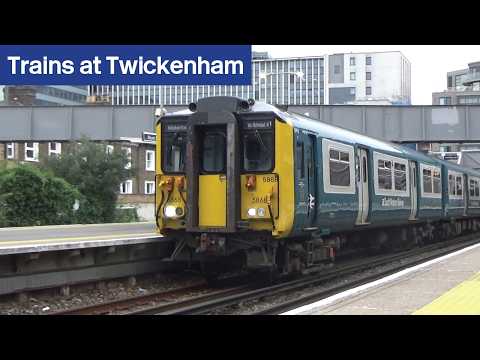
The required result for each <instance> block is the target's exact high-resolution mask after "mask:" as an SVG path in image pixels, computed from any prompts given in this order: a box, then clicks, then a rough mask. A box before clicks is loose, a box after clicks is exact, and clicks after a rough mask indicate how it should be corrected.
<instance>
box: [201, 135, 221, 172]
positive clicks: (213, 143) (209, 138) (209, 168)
mask: <svg viewBox="0 0 480 360" xmlns="http://www.w3.org/2000/svg"><path fill="white" fill-rule="evenodd" d="M226 150H227V148H226V138H225V133H224V132H223V131H220V130H219V131H215V130H212V131H207V132H205V134H204V136H203V144H202V170H203V171H204V172H210V173H211V172H215V173H219V172H225V154H226Z"/></svg>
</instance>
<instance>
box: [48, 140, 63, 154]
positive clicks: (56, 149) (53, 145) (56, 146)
mask: <svg viewBox="0 0 480 360" xmlns="http://www.w3.org/2000/svg"><path fill="white" fill-rule="evenodd" d="M61 153H62V143H59V142H49V143H48V156H52V155H54V156H58V155H60V154H61Z"/></svg>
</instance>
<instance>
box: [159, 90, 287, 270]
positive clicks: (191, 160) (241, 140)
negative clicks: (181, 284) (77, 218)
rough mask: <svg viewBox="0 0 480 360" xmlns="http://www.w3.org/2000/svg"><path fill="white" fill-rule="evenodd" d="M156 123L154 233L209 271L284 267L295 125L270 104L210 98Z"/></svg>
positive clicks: (176, 255)
mask: <svg viewBox="0 0 480 360" xmlns="http://www.w3.org/2000/svg"><path fill="white" fill-rule="evenodd" d="M189 108H190V110H189V111H183V112H178V113H172V114H169V115H166V116H164V117H162V118H160V119H159V120H158V122H157V128H156V131H157V156H156V161H157V164H156V169H157V170H156V189H157V191H156V219H157V227H158V232H159V233H161V234H163V235H165V236H169V237H171V238H173V239H175V249H174V250H173V252H172V254H171V260H174V261H187V262H191V263H197V264H201V266H202V269H203V270H204V271H205V272H206V273H217V272H223V271H228V270H232V269H241V268H249V269H252V268H264V267H266V268H270V269H271V268H282V262H283V261H284V259H282V258H283V256H279V254H283V253H284V251H279V250H280V248H281V247H282V242H281V241H279V240H281V239H282V238H286V237H288V236H289V234H290V233H291V230H292V226H293V222H294V206H295V205H294V204H295V199H294V159H293V156H294V154H293V149H294V139H293V136H294V132H293V128H292V124H291V123H290V124H289V122H288V120H285V119H280V118H279V117H278V116H276V113H275V111H274V110H273V109H275V108H274V107H272V106H269V105H265V104H255V103H254V102H253V101H251V100H250V101H245V100H241V99H238V98H234V97H210V98H204V99H201V100H199V101H198V103H197V104H191V105H190V107H189Z"/></svg>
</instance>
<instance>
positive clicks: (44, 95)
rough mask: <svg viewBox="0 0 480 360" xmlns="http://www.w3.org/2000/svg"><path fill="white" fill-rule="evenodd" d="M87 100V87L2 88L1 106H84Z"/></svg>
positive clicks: (21, 86)
mask: <svg viewBox="0 0 480 360" xmlns="http://www.w3.org/2000/svg"><path fill="white" fill-rule="evenodd" d="M86 100H87V86H72V85H48V86H33V85H32V86H30V85H16V86H10V85H9V86H0V105H14V106H15V105H17V106H52V105H56V106H62V105H64V106H65V105H82V104H85V102H86Z"/></svg>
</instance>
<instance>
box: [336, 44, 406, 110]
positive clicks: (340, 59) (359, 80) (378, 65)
mask: <svg viewBox="0 0 480 360" xmlns="http://www.w3.org/2000/svg"><path fill="white" fill-rule="evenodd" d="M328 74H329V75H328V93H329V94H328V99H329V101H328V104H329V105H336V104H361V105H368V104H376V105H410V103H411V66H410V61H408V59H407V58H406V57H405V56H404V55H403V54H402V53H401V52H399V51H389V52H367V53H349V54H334V55H330V56H329V65H328Z"/></svg>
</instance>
